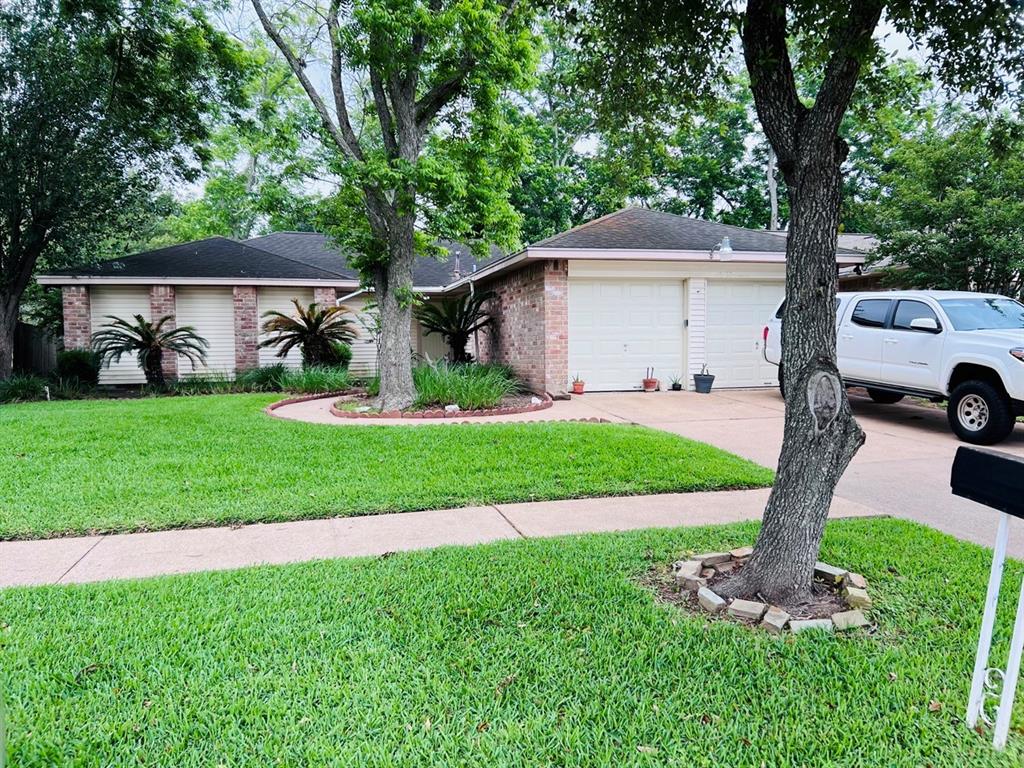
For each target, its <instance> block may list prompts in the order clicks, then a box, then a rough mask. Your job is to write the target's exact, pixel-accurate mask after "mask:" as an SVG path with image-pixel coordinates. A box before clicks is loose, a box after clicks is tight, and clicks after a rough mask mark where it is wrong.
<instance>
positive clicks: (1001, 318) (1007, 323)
mask: <svg viewBox="0 0 1024 768" xmlns="http://www.w3.org/2000/svg"><path fill="white" fill-rule="evenodd" d="M939 304H941V305H942V308H943V309H944V310H946V314H947V315H949V319H950V322H952V323H953V327H954V328H956V329H957V330H958V331H981V330H995V329H1010V330H1018V329H1021V328H1024V306H1021V305H1020V304H1018V303H1017V302H1016V301H1013V300H1012V299H943V300H941V301H940V302H939Z"/></svg>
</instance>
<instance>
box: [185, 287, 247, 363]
mask: <svg viewBox="0 0 1024 768" xmlns="http://www.w3.org/2000/svg"><path fill="white" fill-rule="evenodd" d="M174 293H175V309H176V315H177V317H176V323H177V326H178V327H179V328H181V327H183V326H186V325H191V326H192V327H193V328H195V330H196V333H198V334H199V335H200V336H202V337H203V338H204V339H206V341H207V342H208V343H209V345H210V346H209V348H208V349H207V350H206V364H205V365H202V364H198V365H196V367H195V369H193V368H192V364H191V363H190V362H189V361H188V360H187V359H186V358H184V357H181V356H179V357H178V376H181V377H186V376H195V375H200V374H206V373H220V374H225V375H228V376H234V373H235V307H234V301H233V299H232V294H231V289H230V288H187V287H178V288H177V289H175V292H174Z"/></svg>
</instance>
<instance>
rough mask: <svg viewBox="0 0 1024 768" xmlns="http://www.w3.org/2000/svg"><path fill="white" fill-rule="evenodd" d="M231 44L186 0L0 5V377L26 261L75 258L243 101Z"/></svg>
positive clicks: (187, 162) (184, 164)
mask: <svg viewBox="0 0 1024 768" xmlns="http://www.w3.org/2000/svg"><path fill="white" fill-rule="evenodd" d="M241 65H242V62H241V59H240V55H239V51H238V48H237V46H235V45H234V44H232V43H231V42H230V41H229V40H228V39H227V38H226V37H225V36H224V35H222V34H220V33H218V32H216V31H215V30H214V29H213V28H212V26H211V25H210V23H209V22H208V21H207V19H206V16H205V15H204V12H203V5H202V4H201V3H200V2H193V1H192V0H145V2H142V3H136V4H132V3H127V2H122V1H121V0H67V1H66V2H63V3H58V2H56V0H13V1H12V2H8V3H6V4H4V5H3V6H2V8H0V179H3V180H4V182H3V184H0V211H2V214H0V378H2V377H3V376H5V375H7V373H8V372H9V368H10V355H9V342H10V334H12V333H13V324H14V321H15V320H16V318H17V315H18V308H19V303H20V299H21V296H22V293H23V292H24V290H25V288H26V287H27V286H28V284H29V281H30V280H31V277H32V274H33V272H34V270H35V268H36V266H37V264H39V263H42V264H43V265H45V266H50V267H56V266H61V265H64V264H68V263H72V262H78V261H82V260H83V258H84V256H85V255H86V254H89V253H92V252H93V249H92V248H91V244H92V243H94V242H95V241H96V240H102V239H103V238H104V237H107V236H109V235H111V233H115V232H117V231H118V230H119V229H121V228H122V227H124V226H125V225H127V224H129V223H130V221H129V220H130V219H131V218H132V217H133V216H134V215H135V214H136V213H137V212H138V211H139V210H140V209H142V208H144V207H145V201H146V200H147V199H148V198H149V196H150V194H151V191H152V189H153V188H154V187H155V186H156V183H157V180H158V179H159V178H160V177H161V176H165V175H167V174H173V173H177V174H182V175H186V176H187V175H189V174H190V173H193V172H194V170H195V165H194V163H192V162H191V161H192V160H194V159H195V158H196V157H199V158H200V159H201V158H202V157H203V149H202V142H203V141H204V140H205V139H206V138H207V135H208V124H209V121H210V118H211V116H212V115H213V114H214V113H215V112H217V111H219V110H221V109H226V108H230V105H232V104H235V103H238V102H240V101H241V99H242V94H241V91H240V88H239V86H240V80H239V77H238V73H239V71H240V69H241Z"/></svg>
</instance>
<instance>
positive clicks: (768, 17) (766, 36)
mask: <svg viewBox="0 0 1024 768" xmlns="http://www.w3.org/2000/svg"><path fill="white" fill-rule="evenodd" d="M741 36H742V40H743V59H744V61H745V62H746V65H747V72H748V73H749V74H750V90H751V92H752V93H753V95H754V106H755V107H756V108H757V114H758V117H759V118H760V120H761V126H762V127H763V128H764V132H765V135H766V136H767V137H768V141H769V142H770V143H771V145H772V149H774V150H775V154H776V156H777V157H778V158H779V167H780V168H785V166H783V163H787V165H788V163H789V162H790V161H791V159H792V157H793V155H794V154H795V152H796V128H797V123H798V121H799V120H800V118H801V117H802V116H803V115H804V114H805V113H806V112H807V108H806V107H805V106H804V105H803V104H801V103H800V96H799V95H798V94H797V90H796V80H795V78H794V77H793V64H792V62H791V61H790V58H789V48H788V46H787V44H786V37H787V30H786V2H785V0H749V2H748V3H747V10H746V15H745V17H744V23H743V30H742V35H741Z"/></svg>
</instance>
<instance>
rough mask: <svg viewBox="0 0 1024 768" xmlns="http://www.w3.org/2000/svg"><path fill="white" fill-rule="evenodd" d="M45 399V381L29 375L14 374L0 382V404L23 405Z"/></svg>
mask: <svg viewBox="0 0 1024 768" xmlns="http://www.w3.org/2000/svg"><path fill="white" fill-rule="evenodd" d="M45 397H46V379H44V378H41V377H39V376H33V375H31V374H25V373H16V374H14V375H13V376H11V378H9V379H7V380H5V381H0V403H24V402H28V401H29V400H42V399H44V398H45Z"/></svg>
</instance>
